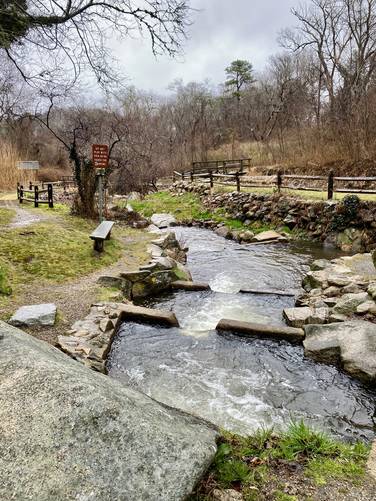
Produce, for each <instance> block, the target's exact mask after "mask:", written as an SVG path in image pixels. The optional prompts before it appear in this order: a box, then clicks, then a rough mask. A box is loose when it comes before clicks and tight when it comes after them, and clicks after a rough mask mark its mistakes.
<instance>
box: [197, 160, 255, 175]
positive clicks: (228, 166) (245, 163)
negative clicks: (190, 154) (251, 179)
mask: <svg viewBox="0 0 376 501" xmlns="http://www.w3.org/2000/svg"><path fill="white" fill-rule="evenodd" d="M249 167H251V159H250V158H241V159H240V160H211V161H208V162H193V163H192V169H190V170H189V171H187V173H188V172H191V171H192V172H193V173H194V174H200V173H202V172H204V173H205V172H211V171H213V172H216V173H217V174H221V173H222V174H228V173H230V172H232V171H234V170H235V171H236V172H244V171H245V170H246V169H248V168H249Z"/></svg>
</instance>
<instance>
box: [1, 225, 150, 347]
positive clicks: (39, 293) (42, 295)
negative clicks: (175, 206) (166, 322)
mask: <svg viewBox="0 0 376 501" xmlns="http://www.w3.org/2000/svg"><path fill="white" fill-rule="evenodd" d="M144 238H145V247H146V245H147V243H148V242H149V241H150V235H148V234H145V236H144ZM134 241H135V240H133V239H132V238H125V239H124V240H123V243H124V247H125V249H127V246H128V248H129V244H132V242H134ZM139 265H140V261H139V259H138V258H137V257H135V256H133V255H132V254H131V253H129V252H126V250H124V254H123V256H122V258H121V259H120V260H119V261H117V262H116V263H114V264H112V265H110V266H108V267H105V268H101V269H100V270H96V271H95V272H93V273H91V274H90V275H86V276H83V277H79V278H77V279H76V280H69V281H67V282H64V283H62V284H56V283H46V282H44V281H43V283H41V284H38V282H35V283H34V284H33V287H28V288H27V289H26V290H24V291H22V292H20V293H19V294H17V296H16V297H15V298H14V299H11V300H10V301H9V302H8V303H7V305H6V307H5V308H2V312H1V313H2V316H3V315H7V316H10V315H11V314H13V313H14V311H15V310H16V309H17V308H19V307H20V306H23V305H26V304H41V303H55V304H56V306H57V309H58V312H59V318H58V321H57V322H56V324H55V326H54V327H51V328H43V329H41V328H35V329H34V328H30V329H24V330H25V331H27V332H29V333H30V334H32V335H33V336H35V337H37V338H38V339H42V340H44V341H47V342H48V343H51V344H55V343H56V341H57V336H59V335H61V334H65V333H66V331H67V330H69V329H70V327H71V325H72V324H73V323H74V322H76V321H77V320H80V319H82V318H84V317H85V316H86V315H87V313H88V311H89V308H90V306H91V304H92V303H94V302H96V301H97V300H98V293H99V286H98V284H97V280H98V278H99V277H101V276H102V275H110V276H117V275H119V273H120V272H124V271H127V270H128V271H129V270H131V269H136V268H138V266H139Z"/></svg>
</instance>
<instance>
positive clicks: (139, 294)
mask: <svg viewBox="0 0 376 501" xmlns="http://www.w3.org/2000/svg"><path fill="white" fill-rule="evenodd" d="M148 252H149V254H150V256H151V260H150V262H149V263H148V264H146V265H144V266H141V267H140V268H139V269H137V270H131V271H126V270H124V272H122V273H120V274H119V275H116V276H115V275H113V276H108V275H106V276H102V277H100V278H99V280H98V283H99V284H100V285H102V286H108V287H114V286H115V287H117V288H119V289H120V290H121V291H122V295H123V297H124V298H125V299H124V300H123V302H122V303H117V302H106V303H105V302H103V303H96V304H93V305H92V306H91V308H90V312H89V314H88V315H87V316H86V317H85V318H84V319H83V320H79V321H77V322H75V324H74V325H72V327H71V329H70V330H69V331H68V332H67V335H64V336H59V337H58V347H59V348H60V349H61V350H62V351H64V352H65V353H67V354H68V355H70V356H71V357H72V358H74V359H75V360H77V361H79V362H81V363H83V364H84V365H86V366H88V367H90V368H91V369H94V370H96V371H99V372H102V373H106V360H107V355H108V353H109V351H110V349H111V345H112V341H113V339H114V336H115V334H116V332H117V329H118V327H119V325H120V324H121V323H122V322H123V321H125V320H127V319H128V320H129V319H132V320H141V321H147V322H154V323H162V324H165V325H170V326H177V325H178V322H177V320H176V317H175V315H173V314H169V313H168V312H167V313H166V312H161V311H159V310H148V309H146V308H138V307H136V306H133V305H132V303H131V301H132V300H135V299H141V298H146V297H148V296H152V295H155V294H158V293H160V292H163V291H165V290H168V289H170V288H173V287H175V286H177V287H178V286H180V287H182V284H186V285H185V287H188V285H187V283H191V280H192V278H191V275H190V273H189V271H188V270H187V268H186V267H185V266H184V263H185V262H186V259H187V257H186V253H187V249H185V248H183V247H182V246H181V245H180V244H179V242H178V241H177V239H176V236H175V234H174V233H173V232H167V233H163V234H161V235H160V236H159V238H158V239H157V240H154V241H153V242H152V243H151V244H150V245H149V246H148Z"/></svg>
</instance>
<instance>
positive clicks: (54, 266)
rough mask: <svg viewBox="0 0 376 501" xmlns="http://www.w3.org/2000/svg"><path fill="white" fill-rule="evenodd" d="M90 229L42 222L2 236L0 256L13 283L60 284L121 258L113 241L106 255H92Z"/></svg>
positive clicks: (88, 226)
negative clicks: (33, 281)
mask: <svg viewBox="0 0 376 501" xmlns="http://www.w3.org/2000/svg"><path fill="white" fill-rule="evenodd" d="M92 228H93V227H92V225H90V224H87V223H83V222H80V224H78V225H74V224H72V223H71V222H68V221H67V222H66V224H65V225H64V226H60V225H56V224H55V223H54V222H46V223H43V224H36V225H32V226H27V227H26V228H19V229H15V230H10V231H7V232H4V233H3V235H2V239H1V241H0V255H1V256H2V258H3V259H4V260H5V261H6V262H7V263H8V266H9V268H10V269H11V270H12V275H13V280H14V281H15V282H16V283H17V282H18V283H23V282H27V281H28V280H30V279H33V278H43V279H47V280H54V281H56V282H62V281H63V280H65V279H67V278H74V277H76V276H79V275H85V274H87V273H90V272H91V271H94V270H95V269H97V268H98V267H101V266H106V265H109V264H111V263H113V262H115V261H116V260H117V259H119V258H120V256H121V245H120V244H119V243H118V242H117V241H116V240H114V239H113V240H110V241H109V242H106V244H107V245H106V252H104V253H103V254H101V255H95V254H94V252H93V250H92V246H91V244H90V240H89V239H88V235H89V232H90V231H92Z"/></svg>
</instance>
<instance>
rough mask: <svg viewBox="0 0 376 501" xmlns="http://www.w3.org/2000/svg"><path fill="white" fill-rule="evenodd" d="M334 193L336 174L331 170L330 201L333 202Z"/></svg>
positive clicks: (329, 181) (329, 183)
mask: <svg viewBox="0 0 376 501" xmlns="http://www.w3.org/2000/svg"><path fill="white" fill-rule="evenodd" d="M333 193H334V172H333V171H332V170H331V171H330V172H329V176H328V200H333Z"/></svg>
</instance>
